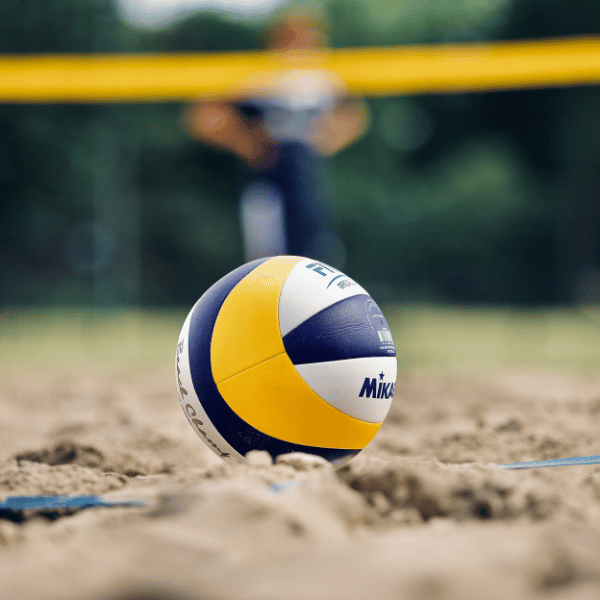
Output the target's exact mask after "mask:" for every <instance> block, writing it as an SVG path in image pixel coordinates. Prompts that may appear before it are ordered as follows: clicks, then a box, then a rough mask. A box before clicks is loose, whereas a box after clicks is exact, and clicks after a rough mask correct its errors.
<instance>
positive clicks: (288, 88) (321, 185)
mask: <svg viewBox="0 0 600 600" xmlns="http://www.w3.org/2000/svg"><path fill="white" fill-rule="evenodd" d="M328 37H329V36H328V23H327V20H326V19H325V18H324V16H323V15H322V14H319V13H318V12H315V11H306V10H304V11H301V10H292V11H288V12H287V13H286V14H284V15H283V16H280V18H278V19H277V20H275V21H274V24H273V25H272V27H270V28H269V30H268V33H267V48H268V49H269V50H273V51H281V52H294V51H302V50H308V51H310V50H321V49H324V48H325V47H326V46H327V44H328ZM263 83H265V82H263ZM262 89H264V86H262ZM267 89H268V90H269V92H268V93H266V94H257V95H256V96H255V97H246V98H230V99H223V100H214V101H206V102H197V103H195V104H193V105H191V106H190V107H188V108H187V110H186V113H185V121H186V124H187V127H188V128H189V130H190V131H191V132H192V134H193V135H194V137H196V138H197V139H199V140H200V141H202V142H204V143H207V144H210V145H213V146H215V147H218V148H221V149H224V150H227V151H229V152H232V153H234V154H235V155H237V156H238V157H239V158H241V159H242V160H243V162H244V163H245V168H246V171H247V184H246V186H245V188H244V190H243V191H242V194H241V198H240V220H241V228H242V236H243V242H244V251H245V259H246V260H247V261H250V260H254V259H256V258H261V257H265V256H274V255H280V254H294V255H300V256H308V257H310V258H315V259H318V260H322V261H324V262H328V263H330V264H332V265H335V266H337V267H341V266H343V263H344V260H345V248H344V244H343V242H342V240H341V239H340V237H339V234H338V232H337V225H336V217H335V211H334V210H333V206H332V202H331V198H330V197H329V194H328V190H327V178H326V177H325V176H324V171H323V167H324V165H323V161H324V157H327V156H330V155H332V154H335V153H336V152H339V151H340V150H342V149H344V148H346V147H347V146H349V145H350V144H352V143H353V142H354V141H356V140H357V139H359V138H360V137H361V136H362V135H363V134H364V133H365V131H366V130H367V127H368V125H369V112H368V109H367V107H366V104H365V103H364V101H363V100H362V99H357V98H349V97H347V96H345V95H344V92H343V85H342V84H341V83H339V82H337V81H336V79H335V77H334V76H333V74H330V73H327V72H326V71H322V70H318V69H302V68H300V69H291V70H288V71H285V72H284V73H283V74H280V75H277V76H275V77H273V78H272V79H271V80H269V81H268V84H267Z"/></svg>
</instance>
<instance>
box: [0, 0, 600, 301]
mask: <svg viewBox="0 0 600 600" xmlns="http://www.w3.org/2000/svg"><path fill="white" fill-rule="evenodd" d="M326 8H327V10H328V12H329V14H330V16H331V29H332V31H331V38H332V45H333V46H335V47H345V46H348V47H356V46H375V45H386V44H412V43H425V42H460V41H469V40H472V41H476V40H485V39H512V38H527V37H539V36H560V35H571V34H593V33H598V32H599V31H600V8H598V5H597V4H596V3H593V2H589V1H587V0H574V2H571V3H569V4H568V5H567V4H565V3H564V2H562V1H558V0H556V1H554V0H512V1H510V0H485V1H481V0H428V1H427V2H425V3H424V2H422V1H418V0H402V1H399V2H389V1H387V0H361V1H351V0H330V1H329V2H327V3H326ZM260 25H261V24H260V23H259V22H257V21H243V20H239V19H238V20H235V19H228V18H226V17H223V16H219V15H216V14H211V13H200V14H197V15H195V16H191V17H189V18H187V19H185V20H183V21H181V22H179V23H177V24H175V25H173V26H172V27H170V28H167V29H163V30H160V31H145V30H140V29H135V28H133V27H131V26H129V25H125V24H123V23H121V22H120V21H119V20H118V18H117V16H116V13H115V11H114V8H113V5H112V3H111V2H110V1H109V0H95V1H94V2H89V1H88V0H53V1H52V2H51V1H50V0H26V1H23V2H16V1H15V0H9V1H7V2H4V3H1V5H0V52H2V53H5V54H10V53H47V52H68V53H76V52H107V51H115V52H123V51H127V52H132V51H139V52H179V51H181V52H195V51H201V52H219V51H231V50H253V49H256V48H259V47H260V45H261V44H262V33H261V27H260ZM368 104H369V108H370V111H371V115H372V126H371V129H370V131H369V132H368V133H367V135H366V136H365V137H364V138H363V139H362V140H360V141H359V142H358V143H356V144H355V145H354V146H353V147H351V148H349V149H347V150H345V151H344V152H342V153H341V154H339V155H338V156H336V157H334V158H333V159H332V160H331V164H330V172H331V187H332V190H333V193H334V198H335V202H336V205H337V207H338V210H339V214H340V218H341V225H342V230H343V234H344V239H345V242H346V245H347V254H348V258H347V264H346V265H345V267H344V268H345V270H346V271H347V272H348V273H349V274H350V275H352V276H354V277H355V278H356V279H358V280H359V281H360V282H361V283H363V284H364V285H365V286H366V287H367V289H369V290H370V291H372V293H374V294H375V295H376V296H377V297H378V299H382V300H385V299H387V298H390V299H393V298H400V299H402V300H406V301H412V300H434V301H440V302H446V301H454V302H490V303H500V302H502V303H512V304H515V303H538V304H540V303H549V302H558V301H561V302H564V301H577V299H578V296H577V292H576V290H577V289H578V287H577V286H578V285H579V284H578V283H577V282H578V277H579V274H580V273H582V272H585V273H588V272H590V269H592V272H593V269H594V268H598V267H599V266H600V265H598V263H599V262H600V258H599V257H600V250H599V249H598V234H597V231H598V227H597V226H598V223H600V207H599V206H600V203H599V201H598V198H599V197H600V195H599V194H598V190H600V181H599V179H598V170H597V165H598V164H599V162H600V149H599V148H600V147H599V146H598V143H597V140H598V138H599V136H600V117H599V115H600V110H599V108H600V92H599V91H598V88H597V87H588V88H574V89H547V90H529V91H519V92H505V93H500V92H499V93H488V94H462V95H458V94H456V95H453V94H449V95H435V96H433V95H432V96H419V97H413V98H407V97H397V98H392V97H390V98H372V99H369V100H368ZM182 109H183V107H182V106H181V105H178V104H140V105H107V106H83V105H47V106H46V105H27V106H19V105H3V106H0V198H1V199H2V202H1V203H0V217H1V219H2V223H3V229H2V242H3V243H2V244H0V269H2V279H1V283H0V303H4V304H28V303H40V302H49V303H54V304H78V303H79V304H80V303H94V304H95V305H100V306H103V305H110V304H135V303H138V302H140V303H145V304H173V303H174V304H182V305H186V306H188V305H190V304H191V303H193V302H194V301H195V299H196V298H197V297H198V296H199V295H200V294H201V293H202V292H203V291H204V290H205V289H206V287H208V286H209V285H210V284H211V283H213V282H214V281H215V280H216V279H218V278H219V277H220V276H222V275H223V274H225V273H226V272H228V271H229V270H231V269H233V268H234V267H236V266H237V265H238V264H239V263H240V262H241V261H242V251H241V241H240V233H239V225H238V213H237V210H238V209H237V198H238V194H239V190H240V187H241V185H242V180H243V177H244V171H243V168H242V166H241V164H240V162H239V161H238V160H237V159H235V158H234V157H232V156H231V155H228V154H226V153H223V152H220V151H217V150H213V149H210V148H207V147H204V146H202V145H200V144H198V143H197V142H195V141H193V140H192V139H190V137H189V136H188V135H187V134H186V132H185V129H184V127H183V124H182V119H181V114H182ZM90 222H94V223H96V224H99V225H101V229H100V230H96V229H92V230H89V228H88V229H85V227H87V226H88V225H89V223H90ZM82 231H84V232H85V231H88V234H86V235H87V236H88V237H86V236H85V235H83V234H82V233H81V232H82ZM89 231H92V233H91V234H90V233H89ZM73 248H75V250H73ZM69 253H70V254H69ZM103 253H104V254H103ZM88 255H89V256H90V257H92V258H93V257H94V256H96V257H98V256H100V257H101V256H104V255H106V256H104V258H105V260H104V262H102V261H99V259H98V261H99V262H98V261H96V262H94V261H93V260H92V261H91V262H90V265H88V266H89V268H88V267H86V264H87V263H86V261H85V260H83V258H82V257H86V256H88ZM92 263H93V264H92ZM101 263H102V264H101ZM93 265H96V266H95V267H94V268H92V267H93ZM586 269H587V270H586ZM598 272H600V271H598Z"/></svg>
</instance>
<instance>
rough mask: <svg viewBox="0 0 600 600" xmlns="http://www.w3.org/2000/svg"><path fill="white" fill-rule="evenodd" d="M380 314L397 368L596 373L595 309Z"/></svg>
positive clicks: (599, 335) (599, 345)
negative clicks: (389, 332)
mask: <svg viewBox="0 0 600 600" xmlns="http://www.w3.org/2000/svg"><path fill="white" fill-rule="evenodd" d="M384 312H385V314H386V316H387V318H388V321H389V323H390V327H391V328H392V330H393V333H394V340H395V342H396V349H397V353H398V364H399V366H400V367H402V366H403V365H406V366H427V367H437V368H451V369H469V368H475V369H482V370H485V369H494V368H498V367H504V366H506V367H509V366H523V367H529V366H531V367H536V366H537V367H541V366H543V367H554V366H556V367H561V368H573V369H583V370H587V371H590V370H591V371H594V370H598V369H599V368H600V311H598V310H574V309H558V308H547V309H510V308H475V307H468V308H466V307H449V306H446V307H424V306H421V307H415V306H409V307H401V306H394V307H389V308H388V309H387V310H384Z"/></svg>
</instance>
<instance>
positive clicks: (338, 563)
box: [0, 364, 600, 600]
mask: <svg viewBox="0 0 600 600" xmlns="http://www.w3.org/2000/svg"><path fill="white" fill-rule="evenodd" d="M0 414H1V415H2V418H1V420H0V500H2V499H5V498H7V497H9V496H14V495H24V494H101V495H102V496H103V497H104V498H107V499H111V500H115V501H116V500H133V499H135V500H143V501H144V502H145V505H143V506H140V507H108V508H107V507H104V508H92V509H86V510H80V511H72V510H63V511H60V510H59V511H54V512H49V513H47V514H43V513H42V514H41V513H39V512H36V511H27V512H25V513H23V515H22V521H21V522H13V521H11V520H8V519H0V598H1V600H37V599H39V600H42V599H43V600H126V599H127V600H133V599H136V600H158V599H162V600H167V599H168V600H200V599H203V600H204V599H210V600H221V599H223V600H304V599H307V600H308V599H310V600H321V599H322V600H338V599H339V600H342V599H343V600H354V599H357V600H358V599H366V598H377V599H378V600H387V599H390V600H391V599H394V600H403V599H419V600H420V599H432V600H434V599H444V600H445V599H450V600H453V599H456V600H467V599H471V598H472V599H478V600H479V599H492V600H493V599H496V598H498V599H502V600H506V599H507V598H510V599H519V598H525V599H538V598H539V599H542V598H543V599H548V598H553V599H554V598H569V599H573V600H585V599H588V598H589V599H592V598H594V599H595V598H598V597H600V466H582V467H562V468H552V469H535V470H525V471H505V470H500V469H499V468H497V466H496V465H497V464H498V463H506V462H512V461H522V460H532V459H541V458H544V459H546V458H558V457H567V456H578V455H587V454H598V453H600V446H599V445H598V442H597V438H598V421H599V419H600V375H597V374H590V373H588V374H584V373H577V372H569V371H567V370H561V371H556V370H555V371H553V372H544V371H541V370H536V371H526V370H518V369H514V370H504V371H494V372H490V373H477V374H476V373H470V372H452V371H449V370H431V369H430V370H425V369H414V370H412V369H405V370H402V369H401V370H400V372H399V377H398V385H397V387H396V395H395V398H394V401H393V404H392V408H391V411H390V413H389V416H388V418H387V420H386V421H385V423H384V425H383V427H382V429H381V431H380V432H379V434H378V435H377V436H376V438H375V439H374V441H373V442H372V443H371V444H370V445H369V446H368V447H367V449H365V450H364V451H363V452H362V453H361V454H359V455H358V456H357V457H356V458H354V459H353V460H352V461H351V462H349V463H348V464H347V465H345V466H343V467H341V468H338V469H333V468H331V467H330V466H328V465H326V464H323V462H322V461H319V460H309V459H308V458H307V457H303V456H296V457H289V458H288V460H287V461H280V462H278V463H277V464H272V461H271V460H270V458H269V457H268V456H267V455H265V454H263V453H253V454H252V455H251V456H249V461H248V463H247V464H242V465H240V464H231V463H226V462H225V461H224V460H222V459H221V458H219V457H217V456H216V455H214V454H213V453H212V452H211V451H210V450H209V449H208V448H207V447H205V445H204V444H203V443H202V442H201V441H200V439H199V438H198V437H197V436H196V435H195V433H194V432H193V431H192V429H191V428H190V427H189V425H188V423H187V421H186V420H185V418H184V416H183V413H182V411H181V408H180V406H179V402H178V399H177V394H176V389H175V381H174V375H173V372H172V368H171V365H170V364H169V365H165V366H164V367H159V368H152V370H151V371H149V370H147V369H143V368H139V369H136V370H134V371H130V372H127V373H125V372H120V373H119V372H111V371H104V372H103V371H102V370H100V369H87V368H79V369H75V368H73V369H72V370H69V369H68V368H65V369H60V370H58V371H56V372H53V371H52V370H49V371H46V372H43V371H42V372H37V371H34V370H29V371H28V370H25V369H24V368H23V369H21V370H18V369H17V370H15V369H8V368H3V369H2V370H1V371H0Z"/></svg>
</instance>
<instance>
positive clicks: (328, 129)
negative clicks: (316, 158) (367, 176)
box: [312, 99, 371, 156]
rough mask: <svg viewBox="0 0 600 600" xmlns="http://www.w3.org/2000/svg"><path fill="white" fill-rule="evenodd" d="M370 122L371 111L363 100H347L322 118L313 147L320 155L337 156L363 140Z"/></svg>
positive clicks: (316, 129)
mask: <svg viewBox="0 0 600 600" xmlns="http://www.w3.org/2000/svg"><path fill="white" fill-rule="evenodd" d="M370 121H371V117H370V113H369V109H368V107H367V105H366V104H365V102H364V101H363V100H359V99H350V100H346V101H344V102H343V103H341V104H339V105H338V106H337V107H336V108H335V109H334V110H332V111H330V112H328V113H326V114H324V115H323V116H322V117H321V118H320V120H319V122H318V124H317V126H316V127H315V131H314V136H313V139H312V142H313V145H314V147H315V149H316V150H317V152H319V154H322V155H324V156H329V155H331V154H335V153H336V152H339V151H340V150H343V149H344V148H346V147H347V146H350V145H351V144H352V143H354V142H355V141H356V140H358V139H359V138H361V137H362V136H363V135H364V134H365V132H366V131H367V129H368V128H369V124H370Z"/></svg>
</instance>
